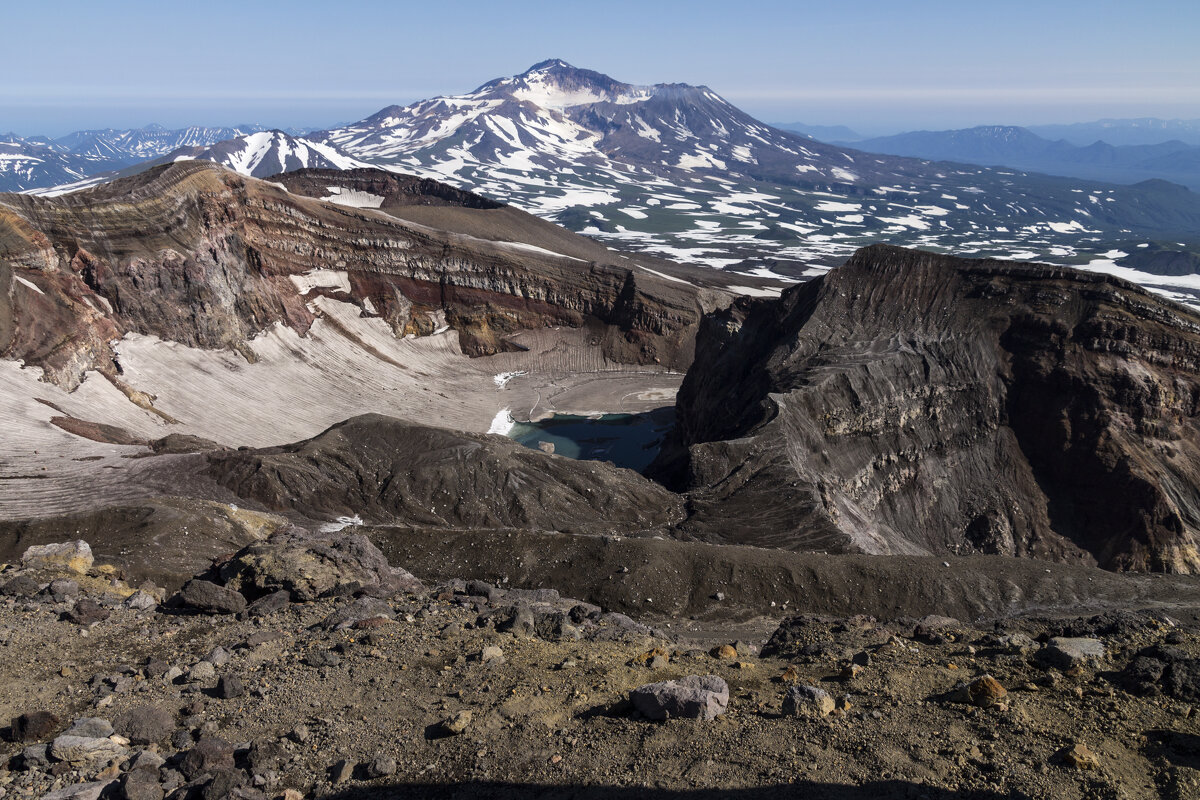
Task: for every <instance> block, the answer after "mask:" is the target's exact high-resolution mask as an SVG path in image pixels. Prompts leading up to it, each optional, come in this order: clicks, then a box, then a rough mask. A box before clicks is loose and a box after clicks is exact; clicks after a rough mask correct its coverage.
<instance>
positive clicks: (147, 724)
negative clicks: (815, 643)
mask: <svg viewBox="0 0 1200 800" xmlns="http://www.w3.org/2000/svg"><path fill="white" fill-rule="evenodd" d="M113 728H114V729H115V730H116V732H117V733H119V734H121V735H122V736H124V737H125V738H126V739H129V741H131V742H133V743H134V744H153V743H155V742H161V741H162V740H164V739H166V738H167V737H168V736H169V735H170V734H171V732H172V731H173V730H175V718H174V716H172V714H171V712H169V711H167V710H166V709H163V708H159V707H158V706H137V707H135V708H131V709H129V710H128V711H126V712H125V713H123V714H121V715H120V716H119V717H117V718H116V719H115V720H114V721H113Z"/></svg>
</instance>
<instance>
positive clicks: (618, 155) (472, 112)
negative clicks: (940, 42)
mask: <svg viewBox="0 0 1200 800" xmlns="http://www.w3.org/2000/svg"><path fill="white" fill-rule="evenodd" d="M313 138H315V139H318V140H322V141H326V142H329V143H331V144H334V145H336V146H338V147H340V148H341V149H343V150H345V151H346V152H348V153H351V154H353V155H355V156H357V157H360V158H364V159H370V160H373V161H381V162H389V163H395V164H397V165H411V166H424V167H431V168H432V169H434V170H435V171H437V172H438V173H440V174H442V175H444V176H446V177H453V176H454V175H459V176H460V177H463V176H462V175H461V172H462V170H463V169H464V168H465V167H467V166H468V165H471V164H476V165H481V166H482V165H497V166H500V167H507V168H511V169H524V170H528V169H539V168H541V169H549V170H558V169H562V168H563V167H570V166H585V165H586V166H592V167H604V168H609V169H613V168H620V167H621V166H626V165H636V166H639V167H641V168H643V169H644V170H649V171H650V172H652V173H658V172H661V171H663V170H664V169H665V170H684V171H690V170H693V169H697V168H711V169H717V170H725V169H727V168H730V167H729V165H730V164H734V165H736V164H739V163H740V164H746V165H758V164H759V163H760V158H759V156H764V155H765V156H766V159H765V160H766V161H767V162H773V161H775V160H777V159H778V157H779V156H780V155H781V154H782V155H783V156H785V157H787V158H788V159H790V160H791V161H792V162H794V163H793V164H792V165H789V166H793V167H794V166H798V165H804V167H803V168H802V169H801V170H800V172H802V173H810V174H811V175H812V176H814V177H815V176H818V175H820V176H824V177H826V178H828V179H829V180H834V181H842V182H846V181H854V180H855V179H856V178H857V176H856V175H854V174H852V173H851V172H850V171H849V170H847V169H845V168H844V167H843V166H842V165H840V164H836V165H833V166H826V165H824V164H821V163H820V162H821V160H822V154H821V153H819V152H817V151H819V150H820V149H821V148H823V147H827V146H825V145H816V144H814V143H811V142H803V141H801V140H800V139H799V137H796V136H794V135H792V134H787V133H784V132H782V131H776V130H775V129H773V128H770V127H769V126H767V125H764V124H762V123H760V122H758V121H756V120H754V119H753V118H751V117H750V116H748V115H747V114H745V113H743V112H741V111H739V110H738V109H737V108H735V107H734V106H733V105H731V104H730V103H728V102H727V101H725V100H724V99H722V98H721V97H720V96H718V95H717V94H716V93H714V92H713V91H712V90H710V89H708V88H707V87H703V86H698V87H697V86H688V85H686V84H658V85H655V86H634V85H631V84H627V83H621V82H620V81H617V80H614V79H612V78H610V77H608V76H607V75H602V74H601V73H599V72H593V71H591V70H585V69H577V68H575V67H572V66H571V65H569V64H567V63H566V62H564V61H561V60H558V59H553V60H550V61H543V62H542V63H540V64H536V65H534V66H533V67H531V68H530V69H529V70H527V71H526V72H523V73H521V74H520V75H516V76H514V77H511V78H499V79H497V80H494V81H490V82H488V83H485V84H484V85H482V86H480V87H479V88H478V89H476V90H475V91H473V92H470V93H468V94H464V95H456V96H452V97H437V98H434V99H432V100H425V101H422V102H420V103H416V104H414V105H411V106H389V107H388V108H385V109H383V110H382V111H380V112H378V113H377V114H374V115H372V116H371V117H368V118H367V119H365V120H363V121H362V122H360V123H357V124H354V125H350V126H348V127H345V128H341V129H337V130H333V131H327V132H325V133H324V134H314V135H313ZM843 163H844V162H843Z"/></svg>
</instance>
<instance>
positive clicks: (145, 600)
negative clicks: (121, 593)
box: [125, 589, 158, 611]
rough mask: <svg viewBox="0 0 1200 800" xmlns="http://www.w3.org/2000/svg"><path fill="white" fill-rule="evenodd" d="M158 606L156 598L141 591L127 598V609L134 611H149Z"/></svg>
mask: <svg viewBox="0 0 1200 800" xmlns="http://www.w3.org/2000/svg"><path fill="white" fill-rule="evenodd" d="M157 605H158V600H156V599H154V596H153V595H151V594H148V593H146V592H143V591H142V590H141V589H139V590H138V591H136V592H134V593H133V594H131V595H129V597H127V598H125V607H126V608H132V609H133V610H134V611H149V610H150V609H152V608H155V607H156V606H157Z"/></svg>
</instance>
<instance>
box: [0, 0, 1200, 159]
mask: <svg viewBox="0 0 1200 800" xmlns="http://www.w3.org/2000/svg"><path fill="white" fill-rule="evenodd" d="M0 17H2V19H3V23H4V27H5V29H6V32H5V36H4V40H5V50H6V57H5V58H4V68H3V73H2V74H3V75H4V79H3V82H2V83H0V131H7V130H13V131H15V132H17V133H19V134H22V135H31V134H37V133H42V134H47V135H59V134H62V133H66V132H68V131H70V130H75V129H79V128H88V127H106V126H114V127H130V126H137V125H141V124H145V123H147V122H152V121H156V122H160V123H163V124H166V125H169V126H172V127H174V126H179V125H186V124H230V123H236V122H259V123H262V124H267V125H273V126H279V127H286V126H305V127H307V126H326V125H330V124H333V123H336V122H342V121H352V120H356V119H360V118H362V117H364V116H366V115H368V114H371V113H373V112H374V111H377V110H378V109H379V108H381V107H383V106H385V105H389V104H392V103H408V102H412V101H414V100H418V99H423V98H426V97H431V96H434V95H438V94H453V93H459V92H464V91H468V90H470V89H473V88H474V87H476V86H478V85H480V84H482V83H484V82H486V81H488V80H490V79H492V78H495V77H500V76H503V75H510V74H514V73H517V72H520V71H522V70H524V69H525V68H527V67H529V66H530V65H531V64H533V63H535V62H537V61H541V60H543V59H546V58H551V57H554V58H562V59H565V60H566V61H569V62H571V63H573V64H575V65H576V66H580V67H587V68H590V69H595V70H598V71H600V72H604V73H607V74H609V75H612V76H613V77H615V78H617V79H619V80H624V81H628V82H631V83H657V82H683V83H693V84H706V85H708V86H710V87H711V88H713V89H714V90H716V91H717V92H718V93H720V94H722V95H724V96H725V97H726V98H728V99H729V100H730V101H732V102H734V103H735V104H737V105H738V106H740V107H742V108H743V109H745V110H746V111H748V112H750V113H751V114H753V115H755V116H757V117H759V118H760V119H763V120H767V121H774V122H788V121H803V122H807V123H813V124H846V125H849V126H851V127H855V128H858V129H860V130H863V131H864V132H867V133H873V132H885V131H895V130H902V129H913V128H948V127H966V126H969V125H977V124H995V123H1010V124H1038V123H1051V122H1078V121H1087V120H1092V119H1097V118H1100V117H1135V116H1159V117H1168V118H1173V117H1181V118H1200V48H1196V47H1195V46H1194V39H1195V37H1196V35H1197V34H1200V3H1189V2H1180V1H1179V0H1169V1H1163V0H1144V2H1141V3H1138V4H1135V3H1132V2H1121V3H1117V2H1103V1H1102V0H1101V1H1098V0H1091V2H1077V1H1076V0H1041V2H1024V1H1023V0H1022V1H1020V2H1003V0H994V1H993V2H989V3H975V2H970V0H957V2H943V1H942V0H892V1H891V2H876V0H859V2H852V3H838V2H830V1H829V0H821V2H796V1H793V2H774V1H772V0H741V2H734V3H726V2H722V3H717V2H702V1H696V2H675V1H674V0H664V1H662V2H654V0H641V1H640V2H625V0H608V2H604V3H587V4H572V3H568V2H566V1H565V0H558V2H519V1H517V2H507V3H502V2H496V0H489V1H488V2H474V1H468V2H453V1H452V0H443V1H442V2H429V1H428V0H424V1H423V2H366V1H359V2H355V1H354V0H346V1H345V2H341V3H337V4H334V3H330V2H322V3H317V2H306V1H305V0H293V1H292V2H276V1H275V0H257V1H256V0H241V2H225V0H216V2H207V3H195V2H189V3H176V2H169V0H163V2H158V3H149V2H121V1H120V0H113V1H111V2H95V1H94V0H93V1H92V2H75V1H74V0H60V1H59V2H40V3H20V4H16V3H12V4H8V7H7V8H5V9H4V11H3V12H2V14H0Z"/></svg>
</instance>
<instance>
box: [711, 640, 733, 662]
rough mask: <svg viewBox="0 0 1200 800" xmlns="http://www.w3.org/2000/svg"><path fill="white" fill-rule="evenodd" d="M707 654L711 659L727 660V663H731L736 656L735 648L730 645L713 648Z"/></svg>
mask: <svg viewBox="0 0 1200 800" xmlns="http://www.w3.org/2000/svg"><path fill="white" fill-rule="evenodd" d="M709 653H710V654H711V655H712V657H713V658H719V659H722V660H729V661H732V660H733V659H735V658H737V655H738V653H737V648H736V647H734V646H733V645H731V644H723V645H719V646H718V647H714V648H713V649H712V650H711V651H709Z"/></svg>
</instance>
